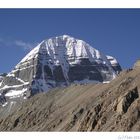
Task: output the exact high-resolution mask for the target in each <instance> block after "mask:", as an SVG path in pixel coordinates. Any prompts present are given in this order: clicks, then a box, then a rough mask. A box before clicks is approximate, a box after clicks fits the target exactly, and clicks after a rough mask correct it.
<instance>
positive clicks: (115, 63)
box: [106, 55, 122, 73]
mask: <svg viewBox="0 0 140 140" xmlns="http://www.w3.org/2000/svg"><path fill="white" fill-rule="evenodd" d="M106 57H107V59H108V60H109V61H110V63H111V65H112V67H113V69H114V70H115V71H116V73H119V72H120V71H121V70H122V69H121V66H120V64H119V63H118V61H117V60H116V58H114V57H112V56H109V55H107V56H106Z"/></svg>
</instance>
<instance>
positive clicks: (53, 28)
mask: <svg viewBox="0 0 140 140" xmlns="http://www.w3.org/2000/svg"><path fill="white" fill-rule="evenodd" d="M63 34H67V35H70V36H73V37H75V38H78V39H82V40H84V41H86V42H87V43H89V44H90V45H91V46H93V47H94V48H96V49H98V50H100V51H101V52H102V53H104V54H108V55H112V56H114V57H115V58H117V60H118V61H119V63H120V64H121V66H122V67H123V68H129V67H132V66H133V64H134V62H135V61H136V60H137V59H139V58H140V9H0V73H2V72H9V71H10V70H12V69H13V68H14V66H15V65H16V64H17V63H18V62H19V61H20V60H21V59H22V58H23V57H24V56H25V55H26V54H27V53H28V52H29V51H30V49H31V48H33V47H35V45H36V44H37V43H39V42H41V41H42V40H44V39H47V38H50V37H54V36H59V35H63Z"/></svg>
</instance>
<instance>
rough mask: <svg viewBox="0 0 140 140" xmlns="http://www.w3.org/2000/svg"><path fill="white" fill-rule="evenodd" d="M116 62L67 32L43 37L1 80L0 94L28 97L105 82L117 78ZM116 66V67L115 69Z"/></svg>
mask: <svg viewBox="0 0 140 140" xmlns="http://www.w3.org/2000/svg"><path fill="white" fill-rule="evenodd" d="M116 64H118V63H117V61H116V59H114V58H113V57H110V56H107V57H106V55H104V54H102V53H101V52H99V51H98V50H96V49H94V48H93V47H91V46H90V45H89V44H87V43H86V42H84V41H82V40H79V39H75V38H73V37H71V36H68V35H63V36H58V37H53V38H50V39H47V40H43V41H42V42H41V43H40V44H38V45H37V46H36V47H35V48H34V49H33V50H31V51H30V52H29V53H28V54H27V55H26V56H25V57H24V58H23V59H22V60H21V61H20V62H19V63H18V64H17V65H16V66H15V68H14V70H12V71H11V72H10V73H9V74H8V75H7V76H6V77H5V78H4V79H3V82H2V84H1V86H0V93H1V95H4V96H5V97H7V98H15V97H25V96H26V97H29V96H32V95H34V94H36V93H40V92H47V91H49V90H50V89H52V88H54V87H59V86H67V85H69V84H71V83H80V84H81V83H91V82H94V83H97V82H104V83H107V82H108V81H111V80H112V79H114V78H115V77H116V73H117V69H116V68H117V67H116ZM114 66H115V69H114Z"/></svg>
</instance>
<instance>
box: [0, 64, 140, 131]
mask: <svg viewBox="0 0 140 140" xmlns="http://www.w3.org/2000/svg"><path fill="white" fill-rule="evenodd" d="M139 96H140V67H139V63H136V64H135V67H134V69H129V70H126V71H123V72H121V73H120V74H119V76H118V77H117V78H116V79H114V80H113V81H112V82H110V83H109V84H85V85H74V84H73V85H71V86H69V87H66V88H59V89H58V88H56V89H53V90H51V91H49V93H47V94H45V93H44V94H37V95H35V96H34V97H32V98H30V99H29V100H25V101H24V102H23V103H20V104H21V105H19V107H17V106H16V109H15V110H14V111H13V112H12V113H9V114H7V115H5V116H4V115H2V111H1V115H0V116H1V118H0V130H1V131H140V97H139ZM1 110H2V109H1Z"/></svg>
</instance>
